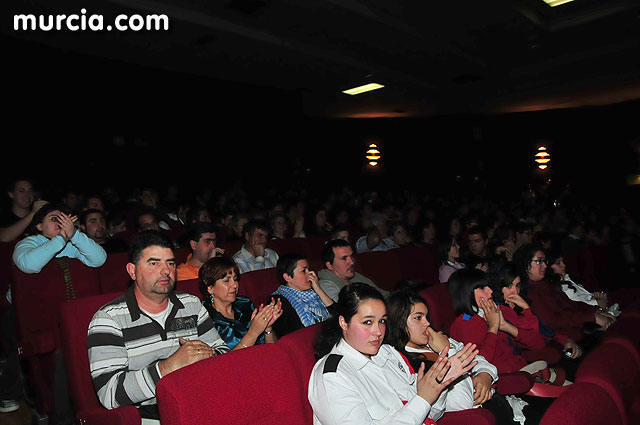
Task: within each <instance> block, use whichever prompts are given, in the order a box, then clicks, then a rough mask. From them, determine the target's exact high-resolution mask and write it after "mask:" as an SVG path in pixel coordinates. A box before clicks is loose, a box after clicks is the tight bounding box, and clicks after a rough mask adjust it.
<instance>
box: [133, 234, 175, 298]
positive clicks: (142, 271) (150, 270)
mask: <svg viewBox="0 0 640 425" xmlns="http://www.w3.org/2000/svg"><path fill="white" fill-rule="evenodd" d="M127 272H128V273H129V276H130V277H131V279H133V280H134V281H135V285H136V290H137V291H139V292H140V293H141V294H142V295H143V296H145V297H147V298H157V296H158V295H161V296H163V297H165V298H166V297H168V296H169V294H170V293H171V291H172V290H173V285H174V283H175V278H176V259H175V256H174V255H173V250H172V249H170V248H164V247H162V246H158V245H152V246H150V247H147V248H145V249H144V250H143V251H142V255H141V256H140V259H139V260H138V262H137V263H136V264H133V263H128V264H127Z"/></svg>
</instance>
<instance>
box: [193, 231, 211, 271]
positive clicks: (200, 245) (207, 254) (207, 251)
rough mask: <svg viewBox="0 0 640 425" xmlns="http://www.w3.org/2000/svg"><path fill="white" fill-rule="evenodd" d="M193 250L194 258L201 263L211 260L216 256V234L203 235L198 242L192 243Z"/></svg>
mask: <svg viewBox="0 0 640 425" xmlns="http://www.w3.org/2000/svg"><path fill="white" fill-rule="evenodd" d="M191 249H192V250H193V256H194V257H195V258H196V259H197V260H199V261H201V262H203V263H204V262H206V261H207V260H208V259H209V258H213V257H215V256H216V234H215V233H213V232H211V233H203V234H202V236H201V237H200V240H199V241H198V242H196V241H191Z"/></svg>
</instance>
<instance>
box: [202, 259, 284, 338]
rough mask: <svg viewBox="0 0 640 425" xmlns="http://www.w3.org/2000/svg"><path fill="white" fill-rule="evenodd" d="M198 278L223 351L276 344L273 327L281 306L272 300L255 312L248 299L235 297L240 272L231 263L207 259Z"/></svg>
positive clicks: (230, 260)
mask: <svg viewBox="0 0 640 425" xmlns="http://www.w3.org/2000/svg"><path fill="white" fill-rule="evenodd" d="M199 275H200V291H201V292H202V295H203V296H204V301H203V304H204V306H205V308H206V309H207V311H208V312H209V316H211V320H212V321H213V324H214V326H215V328H216V330H217V331H218V334H220V337H222V339H223V340H224V342H225V344H226V345H227V347H229V348H230V349H232V350H238V349H242V348H249V347H251V346H253V345H256V344H264V343H265V342H266V343H274V342H276V341H277V337H276V333H275V332H274V331H273V324H274V323H275V321H276V320H278V318H279V317H280V316H281V315H282V304H281V303H280V301H278V302H275V300H273V301H272V302H271V303H270V304H267V305H266V306H265V305H263V304H261V305H260V306H259V307H258V308H256V307H255V306H254V305H253V302H252V301H251V300H250V299H249V298H247V297H243V296H239V295H238V285H239V283H240V282H239V281H240V270H239V269H238V265H237V264H236V263H235V262H234V261H233V259H231V258H228V257H216V258H210V259H209V260H207V261H206V262H205V263H204V264H203V265H202V267H201V268H200V270H199Z"/></svg>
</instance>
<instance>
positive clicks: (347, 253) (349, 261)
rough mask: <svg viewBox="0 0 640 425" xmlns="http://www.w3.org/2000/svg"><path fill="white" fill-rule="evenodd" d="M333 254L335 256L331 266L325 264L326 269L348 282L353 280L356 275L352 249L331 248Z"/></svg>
mask: <svg viewBox="0 0 640 425" xmlns="http://www.w3.org/2000/svg"><path fill="white" fill-rule="evenodd" d="M333 253H334V254H335V258H334V259H333V264H331V263H327V264H326V266H327V268H328V269H329V270H331V271H332V272H334V273H335V274H336V276H338V277H339V278H341V279H346V280H349V279H351V278H353V276H355V275H356V267H355V264H356V263H355V257H354V255H353V249H351V247H350V246H339V247H336V248H333Z"/></svg>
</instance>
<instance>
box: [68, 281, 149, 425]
mask: <svg viewBox="0 0 640 425" xmlns="http://www.w3.org/2000/svg"><path fill="white" fill-rule="evenodd" d="M119 295H121V294H120V293H111V294H102V295H97V296H92V297H85V298H81V299H77V300H73V301H69V302H67V303H64V304H62V305H61V306H60V330H61V337H62V347H63V352H64V360H65V364H66V372H67V380H68V385H69V392H70V396H71V401H72V402H73V406H74V410H75V413H76V418H77V419H78V420H79V421H80V423H83V424H86V425H91V424H95V425H102V424H114V425H115V424H122V425H128V424H132V425H134V424H139V423H140V414H139V413H138V409H136V408H135V407H133V406H125V407H120V408H117V409H113V410H107V409H105V408H104V407H102V405H100V402H99V401H98V397H97V396H96V391H95V389H94V387H93V382H92V380H91V373H90V370H89V357H88V353H87V330H88V328H89V322H90V321H91V318H92V317H93V315H94V314H95V312H96V311H98V309H99V308H100V307H102V306H103V305H104V304H106V303H108V302H109V301H111V300H113V299H115V298H117V297H118V296H119Z"/></svg>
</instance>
